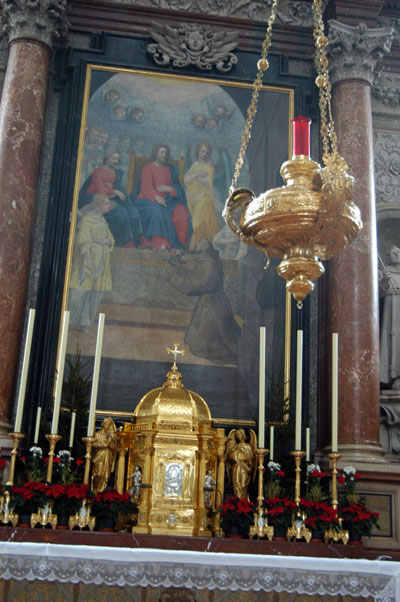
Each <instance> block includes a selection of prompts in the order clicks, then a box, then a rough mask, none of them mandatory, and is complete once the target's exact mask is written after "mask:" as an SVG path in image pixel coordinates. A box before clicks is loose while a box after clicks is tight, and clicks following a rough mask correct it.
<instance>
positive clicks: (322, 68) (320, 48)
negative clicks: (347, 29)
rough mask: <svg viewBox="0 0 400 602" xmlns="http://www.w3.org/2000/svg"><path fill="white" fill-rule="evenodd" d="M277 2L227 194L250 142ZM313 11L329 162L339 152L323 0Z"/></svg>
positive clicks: (325, 156)
mask: <svg viewBox="0 0 400 602" xmlns="http://www.w3.org/2000/svg"><path fill="white" fill-rule="evenodd" d="M278 2H279V0H273V3H272V7H271V13H270V15H269V18H268V24H267V32H266V35H265V38H264V41H263V43H262V48H261V59H260V60H259V61H258V63H257V67H258V72H257V75H256V78H255V80H254V82H253V92H252V96H251V102H250V105H249V107H248V109H247V116H246V124H245V128H244V132H243V134H242V141H241V145H240V151H239V156H238V158H237V160H236V164H235V170H234V174H233V179H232V183H231V186H230V189H229V195H231V194H232V193H233V192H234V190H235V188H236V185H237V181H238V178H239V175H240V172H241V169H242V167H243V163H244V157H245V154H246V150H247V146H248V144H249V142H250V138H251V133H252V127H253V122H254V117H255V115H256V113H257V104H258V99H259V96H260V90H261V87H262V78H263V74H264V71H266V70H267V69H268V60H267V56H268V52H269V49H270V47H271V38H272V26H273V24H274V22H275V19H276V13H277V7H278ZM312 11H313V23H314V27H313V36H314V41H315V66H316V70H317V74H318V75H317V78H316V80H315V83H316V85H317V86H318V88H319V110H320V116H321V125H320V132H321V138H322V148H323V152H322V160H323V162H324V164H326V163H327V162H329V158H330V157H332V156H333V157H335V158H336V157H337V158H339V156H338V150H337V137H336V132H335V124H334V120H333V115H332V87H331V82H330V80H329V64H328V57H327V54H326V46H327V45H328V38H327V37H326V36H325V32H324V22H323V19H322V11H323V7H322V0H313V4H312Z"/></svg>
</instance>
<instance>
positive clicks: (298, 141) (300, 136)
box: [292, 115, 311, 158]
mask: <svg viewBox="0 0 400 602" xmlns="http://www.w3.org/2000/svg"><path fill="white" fill-rule="evenodd" d="M292 126H293V157H295V156H296V155H305V156H306V157H309V158H310V155H311V153H310V128H311V119H310V118H309V117H302V116H301V115H299V116H298V117H295V118H294V119H292Z"/></svg>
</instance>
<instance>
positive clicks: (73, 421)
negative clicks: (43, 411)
mask: <svg viewBox="0 0 400 602" xmlns="http://www.w3.org/2000/svg"><path fill="white" fill-rule="evenodd" d="M75 421H76V412H72V413H71V430H70V432H69V447H73V445H74V435H75Z"/></svg>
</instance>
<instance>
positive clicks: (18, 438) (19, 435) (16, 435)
mask: <svg viewBox="0 0 400 602" xmlns="http://www.w3.org/2000/svg"><path fill="white" fill-rule="evenodd" d="M10 437H11V439H12V440H13V448H12V452H11V462H10V476H9V478H8V482H7V485H14V476H15V462H16V460H17V454H18V447H19V442H20V441H21V440H22V439H23V438H24V437H25V435H23V434H22V433H10Z"/></svg>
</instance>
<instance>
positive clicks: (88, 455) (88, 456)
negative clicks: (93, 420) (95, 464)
mask: <svg viewBox="0 0 400 602" xmlns="http://www.w3.org/2000/svg"><path fill="white" fill-rule="evenodd" d="M82 441H83V442H84V443H85V445H86V455H85V474H84V477H83V484H84V485H89V475H90V462H91V460H92V447H93V442H94V437H82Z"/></svg>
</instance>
